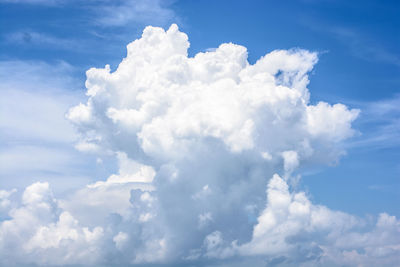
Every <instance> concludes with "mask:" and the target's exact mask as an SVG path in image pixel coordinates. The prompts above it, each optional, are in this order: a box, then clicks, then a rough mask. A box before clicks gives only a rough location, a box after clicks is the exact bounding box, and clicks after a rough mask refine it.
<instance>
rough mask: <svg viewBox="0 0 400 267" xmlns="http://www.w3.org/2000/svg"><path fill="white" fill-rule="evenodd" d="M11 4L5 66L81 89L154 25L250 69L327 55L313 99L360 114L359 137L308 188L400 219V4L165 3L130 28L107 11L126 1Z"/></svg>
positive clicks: (0, 23)
mask: <svg viewBox="0 0 400 267" xmlns="http://www.w3.org/2000/svg"><path fill="white" fill-rule="evenodd" d="M11 2H12V1H10V2H8V1H0V51H1V52H0V60H2V61H5V60H18V61H30V62H32V61H33V62H36V61H40V62H47V63H50V64H56V63H58V62H60V61H62V62H66V63H68V64H70V65H71V66H72V67H73V70H74V71H73V73H74V75H75V77H76V78H77V79H78V80H79V81H81V83H80V84H81V87H80V88H75V89H76V90H83V89H84V79H85V77H84V71H85V70H86V69H88V68H89V67H103V66H104V65H105V64H111V66H112V68H115V67H116V64H118V63H119V62H120V60H121V58H123V57H124V56H125V53H126V49H125V46H126V45H127V44H128V43H129V42H130V41H133V40H134V39H136V38H138V37H139V36H140V34H141V31H142V30H143V28H144V26H146V25H154V26H163V27H169V25H170V24H171V23H177V24H178V25H179V26H180V29H181V30H182V31H184V32H186V33H187V34H188V36H189V41H190V43H191V48H190V50H189V53H190V55H194V54H195V53H197V52H199V51H205V50H206V49H209V48H214V47H217V46H218V45H219V44H221V43H224V42H233V43H237V44H240V45H244V46H246V47H247V49H248V51H249V61H250V62H251V63H254V62H255V61H256V60H257V59H258V58H259V57H260V56H263V55H265V54H266V53H267V52H270V51H272V50H274V49H290V48H295V47H300V48H304V49H308V50H311V51H318V52H320V60H319V63H318V64H317V65H316V67H315V70H314V72H313V74H312V75H311V77H310V80H311V83H310V85H309V88H310V91H311V101H312V102H314V103H315V102H317V101H320V100H323V101H327V102H330V103H336V102H341V103H345V104H347V105H349V106H350V107H352V108H360V109H361V110H362V113H361V116H360V118H359V119H358V120H357V122H356V123H355V126H354V127H355V128H356V129H357V130H359V131H360V134H359V136H357V137H355V138H353V139H352V140H351V141H350V142H349V143H348V144H347V146H348V149H347V152H348V153H347V155H346V156H344V158H342V160H341V162H340V163H339V164H338V165H336V166H332V167H328V168H325V169H321V170H310V171H309V170H305V173H306V174H305V175H303V180H302V186H303V187H304V188H308V189H309V191H310V192H311V193H312V195H313V197H314V198H315V199H314V200H315V201H316V202H317V203H323V204H326V205H327V206H329V207H331V208H333V209H336V208H337V209H341V210H343V211H348V212H351V213H356V214H365V213H379V212H381V211H386V212H389V213H391V214H393V215H396V216H399V215H400V209H399V206H398V205H397V203H400V150H399V148H400V142H399V138H400V134H399V132H400V126H399V125H400V122H399V120H400V117H399V115H400V110H399V104H400V97H399V95H398V94H399V93H400V46H399V43H400V30H399V29H400V18H399V14H400V1H382V0H380V1H378V0H376V1H374V0H368V1H334V0H321V1H317V0H299V1H232V0H227V1H225V0H219V1H215V0H202V1H194V0H182V1H164V2H162V4H161V8H163V9H164V11H163V12H161V13H159V12H154V13H152V12H153V11H152V10H150V11H149V10H144V11H141V10H139V11H137V13H135V14H134V15H133V16H132V17H130V18H128V19H121V20H115V18H113V17H112V14H111V13H110V10H109V9H108V8H109V7H110V5H114V6H115V7H118V6H120V5H123V1H113V2H112V4H110V2H109V1H101V0H98V1H96V0H93V1H77V0H76V1H75V0H73V1H57V0H54V1H50V0H49V1H46V0H42V1H16V2H17V3H11ZM154 2H155V3H156V2H157V1H154ZM158 8H159V7H158ZM114 15H115V14H114ZM21 79H23V77H21ZM382 107H383V108H382ZM308 171H309V173H308Z"/></svg>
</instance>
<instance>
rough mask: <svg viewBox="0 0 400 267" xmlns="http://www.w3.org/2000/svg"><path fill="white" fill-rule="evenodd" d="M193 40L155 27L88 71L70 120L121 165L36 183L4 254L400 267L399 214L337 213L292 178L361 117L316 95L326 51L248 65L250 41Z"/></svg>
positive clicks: (71, 259)
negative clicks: (199, 49)
mask: <svg viewBox="0 0 400 267" xmlns="http://www.w3.org/2000/svg"><path fill="white" fill-rule="evenodd" d="M188 47H189V42H188V37H187V36H186V34H184V33H182V32H180V31H179V29H178V27H177V26H176V25H172V26H171V27H170V28H169V29H168V30H167V31H165V30H163V29H161V28H156V27H146V28H145V30H144V31H143V35H142V37H141V38H140V39H138V40H135V41H134V42H132V43H130V44H129V45H128V46H127V50H128V53H127V57H126V58H124V59H123V60H122V62H121V63H120V64H119V66H118V68H117V69H116V70H115V71H111V69H110V67H109V66H105V68H100V69H96V68H92V69H90V70H88V71H87V80H86V87H87V97H88V100H87V102H86V103H80V104H78V105H77V106H75V107H73V108H71V109H70V110H69V112H68V113H67V115H66V116H67V118H68V120H69V121H70V122H72V123H73V125H74V126H75V127H76V129H77V132H78V133H79V135H80V141H79V143H78V144H81V145H78V148H80V149H81V150H84V151H90V152H92V153H99V155H103V154H104V153H105V154H107V155H115V157H116V158H117V160H118V163H119V170H118V173H117V174H113V175H111V176H109V177H108V179H107V180H105V181H97V182H95V183H92V184H89V185H87V186H86V187H85V188H82V189H80V190H77V191H76V192H74V193H73V194H71V195H70V196H69V197H67V198H64V199H60V200H57V199H55V198H54V197H53V195H52V193H51V191H50V189H49V186H48V184H46V183H36V184H33V185H32V186H30V187H28V188H27V189H26V190H25V192H24V194H23V196H22V200H21V204H20V205H19V206H17V207H16V208H14V209H12V210H11V211H10V212H9V216H10V218H9V219H7V220H4V221H3V222H2V223H1V225H0V242H1V243H0V244H3V247H2V250H1V251H2V252H1V253H3V255H7V256H6V257H3V258H2V259H1V261H2V262H22V263H37V264H55V260H56V259H57V260H58V261H57V264H117V265H118V264H121V265H123V264H143V263H167V264H182V263H183V264H190V263H196V262H198V261H199V262H202V263H204V264H210V265H211V264H215V263H221V264H223V263H226V262H229V261H231V260H235V259H239V260H238V261H240V262H243V265H244V266H246V261H249V262H252V261H254V260H255V259H257V260H261V262H262V264H264V265H265V264H270V265H273V264H275V265H277V264H282V265H286V266H288V265H289V266H299V265H304V266H318V265H319V266H329V265H333V266H335V265H336V266H343V265H350V266H354V265H360V266H368V265H370V266H375V265H387V266H391V265H393V264H394V263H396V262H398V259H399V255H400V254H399V245H398V244H399V240H400V226H399V225H400V222H399V220H398V219H397V218H395V217H393V216H390V215H388V214H386V213H382V214H381V215H380V216H379V218H377V220H372V219H368V218H358V217H356V216H353V215H350V214H346V213H343V212H340V211H333V210H330V209H329V208H327V207H325V206H321V205H315V204H313V203H312V202H311V201H310V200H309V197H308V196H307V194H306V193H304V192H298V191H296V190H294V189H293V188H290V186H289V185H290V184H291V183H290V182H291V180H292V179H293V177H294V176H297V175H299V173H301V168H302V166H303V165H305V164H308V165H312V166H317V165H321V164H329V163H331V162H333V161H337V160H338V158H339V157H340V155H341V154H342V153H343V150H342V148H341V147H342V146H341V144H342V143H343V142H344V140H346V139H347V138H349V137H351V136H352V135H353V134H354V130H353V129H352V127H351V124H352V121H353V120H355V119H356V117H357V115H358V113H359V111H358V110H355V109H349V108H348V107H346V106H345V105H342V104H334V105H331V104H328V103H325V102H319V103H317V104H315V105H313V104H311V103H310V101H309V94H310V93H309V91H308V89H307V85H308V83H309V79H308V73H309V72H310V71H311V70H312V69H313V66H314V65H315V64H316V63H317V60H318V55H317V54H316V53H313V52H309V51H306V50H301V49H293V50H277V51H272V52H270V53H268V54H266V55H265V56H264V57H262V58H260V59H259V60H258V61H257V62H256V63H255V64H249V63H248V61H247V50H246V48H245V47H243V46H240V45H235V44H232V43H227V44H222V45H220V46H219V47H218V48H217V49H215V50H212V51H208V52H204V53H198V54H197V55H195V56H194V57H188V54H187V49H188ZM82 144H83V145H82ZM92 148H95V149H92ZM39 214H41V215H40V216H39ZM26 218H29V220H30V221H32V222H33V223H32V226H30V227H29V228H28V227H27V224H26V221H27V220H26ZM10 240H11V241H12V242H11V243H10V244H13V245H12V246H10V247H8V246H7V247H6V246H5V245H4V244H6V243H7V244H8V242H10ZM375 240H379V242H378V241H377V242H375ZM11 247H12V248H15V250H13V252H11V251H10V252H9V250H8V249H10V248H11ZM17 253H18V255H28V256H27V257H20V258H18V257H17V256H16V255H17Z"/></svg>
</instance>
